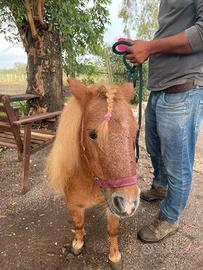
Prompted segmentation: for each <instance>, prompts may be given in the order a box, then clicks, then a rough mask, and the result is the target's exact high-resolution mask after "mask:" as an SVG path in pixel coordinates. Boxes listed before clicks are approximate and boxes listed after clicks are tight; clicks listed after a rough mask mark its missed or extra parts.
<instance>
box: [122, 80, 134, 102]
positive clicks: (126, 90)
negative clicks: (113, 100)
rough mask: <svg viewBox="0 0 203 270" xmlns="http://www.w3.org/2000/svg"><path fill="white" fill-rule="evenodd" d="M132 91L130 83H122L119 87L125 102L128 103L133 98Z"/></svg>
mask: <svg viewBox="0 0 203 270" xmlns="http://www.w3.org/2000/svg"><path fill="white" fill-rule="evenodd" d="M133 89H134V87H133V84H132V83H124V84H122V85H120V90H121V92H122V94H123V96H124V98H125V99H126V101H127V102H130V101H131V99H132V98H133Z"/></svg>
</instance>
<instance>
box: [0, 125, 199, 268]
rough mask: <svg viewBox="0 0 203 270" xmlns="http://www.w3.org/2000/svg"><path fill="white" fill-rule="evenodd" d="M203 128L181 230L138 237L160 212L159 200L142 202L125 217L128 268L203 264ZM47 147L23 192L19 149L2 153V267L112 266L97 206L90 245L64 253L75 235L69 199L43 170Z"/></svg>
mask: <svg viewBox="0 0 203 270" xmlns="http://www.w3.org/2000/svg"><path fill="white" fill-rule="evenodd" d="M202 146H203V127H202V133H201V136H200V138H199V141H198V147H197V156H196V162H195V168H194V176H193V185H192V190H191V194H190V199H189V202H188V205H187V207H186V209H185V211H184V216H183V218H182V220H181V224H180V230H179V231H178V233H177V234H175V235H174V236H172V237H170V238H168V239H165V240H164V241H162V242H160V243H158V244H143V243H141V242H140V241H139V240H138V239H137V236H136V235H137V231H138V230H139V228H141V227H142V226H143V224H146V223H148V222H150V221H151V220H152V219H153V218H154V217H155V216H156V215H157V213H158V210H159V203H158V202H156V203H153V204H150V203H147V202H143V201H141V204H140V207H139V211H138V213H137V215H136V216H135V217H133V218H129V219H126V220H123V221H122V223H121V224H122V225H121V240H120V242H121V250H122V253H123V261H124V267H123V269H124V270H134V269H139V270H148V269H150V270H182V269H184V270H193V269H199V270H200V269H203V149H202ZM141 150H142V151H141V160H140V161H139V165H138V168H139V184H140V186H141V188H147V187H149V186H150V180H151V177H152V175H151V173H152V168H151V165H150V162H149V158H148V155H147V154H146V151H145V149H144V143H143V141H142V142H141ZM48 151H49V148H48V149H45V150H43V151H41V152H39V153H37V154H35V155H34V156H32V158H31V159H32V162H31V167H30V181H31V185H30V186H31V190H30V191H29V192H28V193H27V194H26V195H24V196H21V195H19V179H20V168H21V164H20V163H19V162H18V161H17V155H16V152H15V151H14V150H7V151H5V152H3V153H0V269H1V270H13V269H20V270H45V269H46V270H83V269H84V270H96V269H97V270H108V269H109V270H110V266H109V265H108V263H107V254H108V242H107V233H106V220H105V216H103V215H101V212H100V211H99V210H98V209H97V208H96V207H95V208H93V209H89V210H88V211H87V212H86V226H85V227H86V244H85V248H84V250H83V253H82V254H81V255H80V256H79V257H74V256H73V255H72V254H71V253H70V252H68V253H65V254H64V253H63V245H64V244H66V243H70V242H71V239H72V237H73V234H72V231H71V230H72V225H71V218H70V215H69V213H68V212H67V210H66V208H65V204H64V200H63V198H61V197H56V196H55V195H54V194H53V192H52V191H51V189H50V188H49V186H48V183H47V178H46V175H45V174H44V173H43V162H44V159H45V157H46V156H47V153H48Z"/></svg>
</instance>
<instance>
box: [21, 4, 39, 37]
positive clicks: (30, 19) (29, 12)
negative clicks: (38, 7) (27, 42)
mask: <svg viewBox="0 0 203 270" xmlns="http://www.w3.org/2000/svg"><path fill="white" fill-rule="evenodd" d="M24 6H25V10H26V14H27V19H28V22H29V24H30V29H31V33H32V37H33V38H34V39H37V38H38V33H37V30H36V27H35V23H34V20H33V15H32V10H31V8H30V2H29V0H24Z"/></svg>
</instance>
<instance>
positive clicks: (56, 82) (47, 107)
mask: <svg viewBox="0 0 203 270" xmlns="http://www.w3.org/2000/svg"><path fill="white" fill-rule="evenodd" d="M35 26H36V29H37V32H38V37H37V38H33V36H32V33H31V29H30V25H29V23H28V22H27V21H26V20H25V21H24V24H23V26H22V27H21V29H19V33H20V35H21V39H22V41H23V44H24V47H25V51H26V52H27V57H28V58H27V59H28V62H27V82H28V84H27V91H26V93H29V94H37V95H40V96H41V98H40V100H39V101H38V102H37V104H36V102H35V103H34V102H32V104H31V107H34V110H36V111H38V112H44V111H56V110H60V109H61V108H62V105H63V94H62V93H63V92H62V87H63V80H62V77H63V71H62V49H61V47H62V46H61V36H60V33H58V32H57V31H55V30H53V28H52V27H50V26H47V28H46V29H45V28H44V27H41V25H40V23H38V24H37V23H35Z"/></svg>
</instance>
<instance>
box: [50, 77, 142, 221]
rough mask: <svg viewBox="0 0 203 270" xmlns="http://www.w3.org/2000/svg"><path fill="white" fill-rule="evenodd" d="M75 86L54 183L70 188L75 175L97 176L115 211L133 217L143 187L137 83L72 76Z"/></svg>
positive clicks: (56, 148)
mask: <svg viewBox="0 0 203 270" xmlns="http://www.w3.org/2000/svg"><path fill="white" fill-rule="evenodd" d="M69 85H70V90H71V93H72V95H73V97H72V98H71V100H70V101H69V102H68V105H67V106H65V108H64V110H63V112H62V115H61V119H60V122H59V126H58V129H57V134H56V139H55V142H54V145H53V148H52V150H51V153H50V154H49V157H48V162H47V172H48V175H49V177H50V179H51V183H52V185H53V186H54V187H55V188H56V189H61V190H64V188H65V187H67V185H68V184H69V183H70V180H71V179H74V177H75V176H78V177H80V176H81V177H91V178H92V181H96V182H97V184H99V185H100V184H101V186H103V187H101V188H102V190H103V192H104V195H105V198H106V201H107V202H108V206H109V208H110V210H111V211H112V212H113V213H114V214H115V215H117V216H119V217H126V216H130V215H133V214H134V213H135V211H136V209H137V207H138V205H139V194H140V190H139V187H138V186H137V183H136V181H135V180H136V179H135V178H136V160H135V149H134V148H135V147H134V146H135V143H134V141H135V135H136V132H137V124H136V119H135V118H134V116H133V113H132V110H131V106H130V104H129V101H130V100H131V98H132V95H133V87H132V84H130V83H126V84H123V85H112V86H89V87H87V86H85V85H83V84H81V83H80V81H78V80H76V79H73V78H70V79H69ZM129 181H130V183H129ZM106 183H108V185H107V186H106V185H105V184H106Z"/></svg>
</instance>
